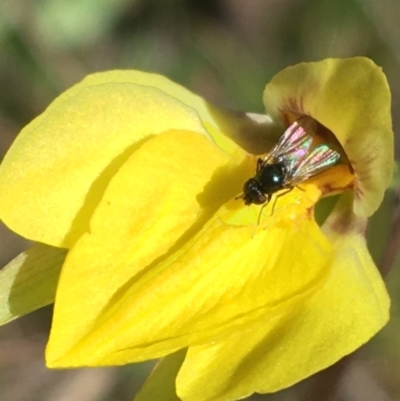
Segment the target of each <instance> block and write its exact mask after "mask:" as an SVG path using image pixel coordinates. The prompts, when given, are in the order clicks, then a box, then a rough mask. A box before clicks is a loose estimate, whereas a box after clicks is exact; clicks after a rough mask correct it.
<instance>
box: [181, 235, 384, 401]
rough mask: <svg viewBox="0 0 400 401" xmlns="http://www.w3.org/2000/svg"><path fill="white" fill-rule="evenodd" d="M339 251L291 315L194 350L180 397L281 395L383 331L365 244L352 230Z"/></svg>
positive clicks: (223, 400) (201, 400)
mask: <svg viewBox="0 0 400 401" xmlns="http://www.w3.org/2000/svg"><path fill="white" fill-rule="evenodd" d="M335 248H336V252H335V255H334V256H333V257H332V259H331V263H332V264H331V269H330V274H329V276H328V277H327V279H326V281H325V282H324V283H323V285H321V287H320V288H319V289H318V291H315V292H314V293H313V295H312V296H311V297H309V298H308V299H305V300H303V301H302V302H301V303H297V305H296V306H295V307H294V308H293V309H292V311H286V314H285V315H282V316H279V317H277V318H276V319H270V317H269V316H264V318H263V317H260V318H259V320H258V321H255V322H254V323H253V324H252V325H249V324H248V325H246V326H243V328H241V330H237V331H236V332H231V333H230V334H229V335H227V336H226V337H225V338H224V339H223V340H220V341H216V342H213V343H210V344H203V345H198V346H195V347H190V348H189V351H188V353H187V357H186V359H185V362H184V363H183V366H182V368H181V370H180V373H179V375H178V378H177V392H178V396H179V397H180V398H181V399H182V400H183V401H228V400H236V399H238V398H243V397H246V396H249V395H250V394H252V393H253V392H258V393H269V392H274V391H278V390H280V389H283V388H285V387H288V386H291V385H292V384H294V383H296V382H298V381H300V380H302V379H304V378H306V377H308V376H310V375H312V374H313V373H316V372H317V371H319V370H322V369H324V368H326V367H328V366H329V365H331V364H333V363H334V362H336V361H337V360H339V359H340V358H342V357H343V356H345V355H347V354H349V353H351V352H352V351H354V350H355V349H357V348H358V347H360V346H361V345H362V344H364V343H365V342H366V341H368V340H369V339H370V338H371V337H372V336H373V335H374V334H375V333H376V332H377V331H378V330H380V329H381V328H382V327H383V326H384V325H385V324H386V322H387V320H388V309H389V298H388V296H387V293H386V290H385V287H384V284H383V281H382V279H381V277H380V276H379V273H378V272H377V269H376V267H375V265H374V263H373V261H372V260H371V257H370V255H369V253H368V250H367V248H366V246H365V241H364V240H363V239H362V238H361V237H360V236H359V235H358V234H357V233H354V232H352V233H349V234H348V235H346V236H341V240H340V242H336V243H335ZM228 360H229V363H226V361H228Z"/></svg>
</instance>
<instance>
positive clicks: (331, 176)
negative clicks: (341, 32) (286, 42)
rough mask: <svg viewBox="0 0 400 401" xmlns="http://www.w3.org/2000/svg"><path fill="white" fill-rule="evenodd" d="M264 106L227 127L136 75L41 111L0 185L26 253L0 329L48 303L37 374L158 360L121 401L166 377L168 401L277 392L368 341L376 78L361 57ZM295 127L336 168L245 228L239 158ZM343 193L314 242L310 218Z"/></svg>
mask: <svg viewBox="0 0 400 401" xmlns="http://www.w3.org/2000/svg"><path fill="white" fill-rule="evenodd" d="M264 102H265V106H266V110H267V114H266V115H263V116H261V115H253V114H245V113H233V112H228V111H226V110H222V109H218V108H217V107H215V106H213V105H211V104H209V103H207V102H205V101H204V100H203V99H201V98H199V97H197V96H196V95H194V94H192V93H190V92H188V91H187V90H185V89H184V88H182V87H180V86H178V85H176V84H174V83H172V82H170V81H168V80H167V79H165V78H163V77H160V76H158V75H153V74H147V73H143V72H137V71H114V72H107V73H100V74H95V75H92V76H89V77H88V78H86V79H85V80H84V81H83V82H82V83H80V84H78V85H76V86H74V87H73V88H71V89H70V90H68V91H67V92H65V93H64V94H63V95H61V96H60V97H59V98H58V99H56V100H55V101H54V102H53V103H52V104H51V105H50V106H49V108H48V109H47V110H46V111H45V112H44V113H43V114H42V115H41V116H39V117H38V118H37V119H35V120H34V121H33V122H32V123H30V124H29V125H28V126H27V127H26V128H25V129H24V130H23V131H22V132H21V134H20V136H19V137H18V138H17V140H16V141H15V143H14V144H13V146H12V147H11V149H10V151H9V152H8V154H7V155H6V157H5V159H4V161H3V163H2V165H1V168H0V193H1V194H2V196H1V198H0V218H1V219H2V220H3V221H4V222H5V224H7V225H8V226H9V227H10V228H11V229H13V230H14V231H16V232H17V233H19V234H20V235H23V236H25V237H26V238H29V239H32V240H35V241H37V242H40V243H42V244H38V245H36V246H34V247H33V248H32V249H30V250H28V251H27V252H25V253H23V254H22V255H20V256H19V257H17V258H16V259H15V260H14V261H12V262H11V263H10V264H9V265H8V266H7V267H6V268H5V269H4V270H3V271H2V272H1V275H2V277H1V283H2V284H1V285H0V290H1V293H0V319H1V321H2V322H3V323H5V322H7V321H9V320H11V319H13V318H15V317H18V316H20V315H22V314H24V313H27V312H29V311H31V310H33V309H35V308H38V307H40V306H43V305H45V304H48V303H51V302H53V300H54V297H55V311H54V320H53V325H52V329H51V333H50V340H49V343H48V347H47V351H46V361H47V364H48V366H50V367H77V366H101V365H113V364H115V365H118V364H126V363H131V362H139V361H144V360H147V359H153V358H160V357H165V356H167V355H170V354H171V355H170V356H167V357H166V358H164V359H163V361H162V362H161V363H160V365H159V367H158V369H157V370H156V371H155V373H154V374H153V375H152V376H151V378H150V379H149V381H148V384H146V385H145V387H144V388H143V390H142V392H141V393H140V394H139V395H138V400H152V399H160V400H161V399H162V396H166V393H165V391H164V390H165V389H164V387H163V386H165V385H166V384H165V383H166V380H167V379H170V380H172V377H174V375H175V373H176V374H177V376H176V384H175V385H174V386H172V385H171V386H170V387H171V388H173V389H174V390H173V391H176V392H177V395H178V397H179V398H180V399H182V400H184V401H223V400H234V399H237V398H241V397H245V396H248V395H249V394H251V393H253V392H260V393H267V392H272V391H276V390H279V389H282V388H285V387H287V386H290V385H292V384H293V383H295V382H297V381H299V380H301V379H303V378H305V377H307V376H309V375H311V374H313V373H315V372H317V371H319V370H321V369H323V368H325V367H327V366H329V365H331V364H332V363H334V362H336V361H337V360H338V359H340V358H342V357H343V356H344V355H346V354H348V353H350V352H352V351H354V350H355V349H356V348H358V347H359V346H361V345H362V344H363V343H365V342H366V341H368V340H369V339H370V338H371V337H372V336H373V335H374V334H375V333H376V332H377V331H378V330H379V329H380V328H381V327H382V326H383V325H384V324H385V323H386V322H387V319H388V309H389V300H388V297H387V293H386V290H385V287H384V284H383V281H382V279H381V277H380V275H379V272H378V271H377V269H376V267H375V265H374V263H373V261H372V259H371V257H370V255H369V253H368V250H367V247H366V244H365V238H364V229H365V225H366V220H367V217H368V216H370V215H371V214H372V213H373V212H374V211H375V210H376V209H377V208H378V206H379V204H380V203H381V200H382V198H383V193H384V191H385V189H386V188H387V186H388V184H389V181H390V178H391V172H392V160H393V134H392V131H391V119H390V94H389V90H388V86H387V82H386V79H385V77H384V75H383V73H382V72H381V70H380V68H378V67H377V66H376V65H375V64H374V63H373V62H372V61H370V60H368V59H365V58H354V59H344V60H339V59H328V60H324V61H321V62H317V63H303V64H299V65H296V66H293V67H290V68H287V69H285V70H284V71H282V72H280V73H279V74H277V75H276V76H275V77H274V78H273V79H272V80H271V82H270V83H269V84H268V85H267V87H266V89H265V91H264ZM302 116H308V117H310V118H311V119H312V120H313V121H314V122H316V123H315V124H316V128H315V130H314V131H313V132H312V133H310V135H313V137H315V138H319V139H320V140H322V139H323V140H328V143H330V144H331V145H332V146H339V147H341V148H342V152H343V153H342V161H341V163H339V164H338V165H336V166H334V167H332V168H330V169H328V170H327V171H326V172H324V173H322V174H319V175H317V176H315V177H313V178H312V179H310V180H308V181H307V182H305V183H302V184H301V188H297V187H296V188H294V189H293V190H292V191H291V192H290V193H287V194H285V195H283V196H281V197H279V198H278V200H277V203H276V206H275V207H274V210H273V213H271V208H272V203H273V202H271V204H270V205H268V206H267V207H265V208H264V209H263V212H262V214H261V218H260V222H259V224H258V225H257V220H258V219H259V214H260V206H258V205H251V206H250V207H247V206H244V205H243V202H242V201H241V200H238V199H235V197H237V196H238V195H239V194H240V193H241V190H242V187H243V183H244V182H245V181H246V180H248V179H249V178H250V177H252V176H254V172H255V163H256V157H254V156H250V154H262V153H265V152H266V151H267V150H268V149H270V148H271V146H272V145H273V144H274V143H275V142H276V140H277V139H278V137H279V135H281V134H282V133H283V132H284V130H285V128H287V127H288V126H289V125H290V124H291V123H292V122H293V121H296V120H298V118H299V117H302ZM308 121H309V120H308ZM339 144H340V145H339ZM345 190H347V191H346V192H344V193H343V194H342V195H341V197H340V199H339V201H338V202H337V205H336V206H335V208H334V210H333V211H332V212H331V213H330V215H329V217H328V218H327V219H326V221H325V222H324V223H323V225H322V226H321V227H319V226H318V224H317V223H316V222H315V220H314V216H313V215H314V213H313V211H314V205H315V204H316V202H317V201H318V200H319V199H320V198H321V197H322V196H327V195H330V194H333V193H338V192H343V191H345ZM62 248H67V249H68V253H67V256H66V258H65V252H66V251H65V250H63V249H62ZM64 259H65V261H64ZM60 270H61V274H60ZM59 274H60V276H59V282H58V286H57V289H56V281H57V278H58V275H59Z"/></svg>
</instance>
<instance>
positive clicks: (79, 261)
mask: <svg viewBox="0 0 400 401" xmlns="http://www.w3.org/2000/svg"><path fill="white" fill-rule="evenodd" d="M228 162H229V158H228V157H227V156H226V155H224V154H223V153H221V152H220V150H219V149H218V148H217V147H216V146H215V145H214V144H213V143H212V142H211V141H210V140H208V139H207V138H206V137H204V136H202V135H200V134H196V133H189V132H180V131H176V132H170V133H166V134H162V135H159V136H157V137H153V138H152V139H150V140H149V141H148V142H146V143H145V144H144V145H143V146H142V147H141V148H140V149H138V150H137V151H136V152H135V153H134V154H133V155H132V156H131V157H130V158H129V159H128V161H127V162H126V163H125V164H124V165H123V166H122V167H121V169H120V170H119V171H118V173H117V174H116V175H115V176H114V177H113V179H112V180H111V182H110V185H109V186H108V188H107V190H106V192H105V195H104V196H103V198H102V200H101V202H100V204H99V206H98V208H97V209H96V212H95V213H94V215H93V218H92V219H91V223H90V233H88V234H86V235H84V236H83V237H82V238H81V239H80V240H79V241H78V243H77V244H76V245H75V247H74V248H73V249H72V250H71V251H70V253H69V255H68V258H67V261H66V263H65V266H64V268H63V274H62V276H61V279H60V283H59V288H58V291H57V300H56V305H55V316H54V325H53V329H52V334H51V339H50V345H49V351H48V355H50V359H53V358H52V357H51V355H52V354H54V355H57V356H58V355H59V354H60V353H61V354H62V353H63V352H65V351H66V350H67V349H68V348H69V347H71V345H72V344H73V343H75V342H76V341H77V339H79V338H81V337H83V336H84V335H85V333H86V331H87V330H90V327H91V326H92V325H93V322H94V321H95V320H96V319H97V318H99V314H104V313H105V311H103V308H105V307H106V306H107V305H108V303H110V306H109V307H110V308H112V307H113V306H114V303H116V302H117V300H118V298H120V297H122V294H123V292H124V291H125V289H124V288H123V286H124V285H131V284H132V283H131V279H132V277H133V276H134V275H135V274H137V275H138V276H139V277H140V276H141V275H143V274H144V273H145V272H146V271H149V272H150V274H152V266H153V265H154V264H155V263H156V261H157V258H161V257H163V255H164V254H165V253H166V252H168V251H170V248H171V247H173V246H175V248H174V249H176V248H177V247H178V246H179V245H180V243H181V242H182V241H183V240H184V238H181V239H180V237H181V236H182V235H186V236H189V235H193V233H194V232H195V231H196V230H198V229H199V227H200V226H201V225H202V224H204V221H206V219H207V218H209V216H210V213H212V212H213V209H214V210H215V209H216V208H217V207H218V206H219V205H220V204H221V203H223V202H224V201H225V198H224V197H226V196H227V195H226V194H225V193H224V191H222V193H221V196H222V199H221V198H220V199H218V196H216V194H215V192H216V191H215V188H213V187H211V188H210V187H209V185H208V186H207V187H206V185H207V184H208V183H209V182H210V180H211V177H212V176H214V174H216V175H217V181H218V180H221V177H224V169H225V168H227V164H228ZM228 170H229V169H228ZM231 174H232V173H231ZM225 175H226V172H225ZM234 176H235V175H234ZM222 182H224V180H222ZM222 189H223V186H222ZM217 192H218V191H217ZM219 192H221V189H220V191H219ZM217 195H218V194H217ZM232 195H233V193H230V194H229V193H228V196H232ZM194 223H196V224H197V225H198V227H196V225H194V226H193V227H192V228H191V230H192V231H193V233H192V234H191V233H190V232H188V233H186V231H187V230H188V229H189V228H190V227H191V226H192V225H193V224H194ZM185 233H186V234H185ZM178 240H179V241H178ZM177 241H178V242H177ZM164 257H165V256H164ZM118 291H121V294H119V293H118ZM112 297H116V299H115V300H113V299H112ZM72 300H73V301H72ZM71 318H72V320H71ZM100 320H101V317H100ZM81 363H85V361H82V362H81Z"/></svg>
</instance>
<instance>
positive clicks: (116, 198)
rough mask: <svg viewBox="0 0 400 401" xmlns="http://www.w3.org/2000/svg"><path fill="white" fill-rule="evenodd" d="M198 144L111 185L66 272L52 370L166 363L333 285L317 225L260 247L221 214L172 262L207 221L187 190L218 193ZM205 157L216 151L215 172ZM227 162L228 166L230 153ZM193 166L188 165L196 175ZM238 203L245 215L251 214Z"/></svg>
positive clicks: (266, 233)
mask: <svg viewBox="0 0 400 401" xmlns="http://www.w3.org/2000/svg"><path fill="white" fill-rule="evenodd" d="M174 135H176V134H174ZM193 135H194V134H193ZM164 139H165V140H164ZM192 139H193V138H190V137H189V135H188V134H187V133H184V134H182V136H181V138H179V142H182V147H181V148H179V147H178V146H176V145H174V138H173V136H172V134H171V135H170V136H169V137H168V138H167V137H166V136H164V135H160V136H158V137H157V138H154V139H152V140H151V141H149V142H148V143H147V144H146V145H144V146H143V147H142V148H141V149H140V150H139V151H138V152H136V153H135V154H134V155H133V156H132V157H131V159H130V160H129V162H127V163H126V164H125V165H124V167H123V168H122V169H121V170H120V172H119V173H118V174H117V175H116V176H115V177H114V179H113V180H112V181H111V184H110V187H109V188H108V190H107V191H106V194H105V196H104V198H103V201H102V203H101V204H100V206H99V208H98V209H97V211H96V213H95V214H94V217H93V219H92V222H91V233H90V234H88V235H85V236H84V237H83V238H82V239H81V240H80V241H78V243H77V244H76V246H75V247H74V248H73V249H72V250H71V252H70V254H69V256H68V259H67V261H66V264H65V266H64V268H63V274H62V276H61V279H60V283H59V287H58V292H57V299H56V304H55V314H54V321H53V327H52V332H51V337H50V341H49V345H48V349H47V354H46V360H47V363H48V365H49V366H53V367H65V366H82V365H91V366H96V365H109V364H123V363H128V362H132V361H140V360H146V359H152V358H156V357H159V356H163V355H165V354H168V353H171V352H174V351H176V350H178V349H180V348H183V347H186V346H187V345H189V344H193V343H199V342H201V341H204V339H205V338H212V337H214V336H216V335H219V334H221V333H222V332H224V331H226V330H230V329H231V328H232V327H234V326H237V325H240V324H242V323H243V321H245V320H246V319H248V317H247V314H248V313H249V312H251V311H253V310H257V309H260V308H266V309H268V310H269V311H270V314H271V316H272V315H276V314H277V313H280V310H281V308H286V307H287V304H290V303H291V302H294V300H297V298H296V297H300V296H305V294H307V293H308V292H309V291H311V289H312V288H313V287H314V286H316V285H317V284H318V282H319V281H320V280H322V278H323V276H324V274H326V272H325V269H324V267H325V264H324V261H325V260H327V257H328V256H327V255H329V252H330V246H329V244H328V243H327V241H326V240H325V238H324V237H323V236H322V234H321V232H320V229H319V228H318V226H317V225H316V223H315V222H312V221H311V220H309V219H308V218H305V217H304V218H303V219H301V218H300V219H297V220H295V221H294V220H292V219H288V220H287V221H280V222H279V224H276V225H275V226H272V227H270V228H269V229H268V230H260V231H259V232H257V235H255V236H254V237H252V233H253V227H252V226H249V225H242V226H240V225H237V226H235V227H233V226H232V225H231V223H225V222H224V221H222V216H221V215H219V214H216V215H215V217H214V218H212V219H211V220H210V221H209V222H208V223H207V224H206V225H205V226H204V227H203V228H202V229H201V230H200V231H198V232H197V233H196V231H193V227H192V229H191V230H192V231H189V232H187V233H186V234H185V235H184V237H183V238H182V241H178V243H179V247H174V248H173V249H172V251H173V252H168V251H169V249H170V247H171V246H172V245H173V244H174V243H175V242H176V240H177V238H179V236H180V235H182V233H184V231H185V230H186V229H188V228H189V227H188V225H187V224H188V222H195V218H196V215H195V214H194V215H193V216H192V218H191V219H190V214H191V213H194V211H195V210H196V209H194V210H191V209H190V205H191V202H192V203H193V202H194V203H195V201H194V199H193V200H192V201H191V197H194V198H195V193H196V191H199V188H197V189H196V188H195V190H194V191H193V193H192V195H190V194H189V195H188V198H186V199H183V194H182V191H183V192H184V191H188V189H187V188H188V186H189V185H190V186H192V185H193V186H194V183H195V180H196V179H200V181H199V183H203V184H202V185H204V183H206V182H208V181H210V184H211V186H212V185H213V179H212V178H211V180H210V175H212V174H213V172H214V171H216V168H215V167H214V168H212V167H211V164H210V163H211V160H212V158H211V155H212V148H210V149H205V148H202V146H201V141H203V142H204V146H205V145H206V144H208V146H210V147H212V146H213V145H212V144H211V143H209V142H208V141H207V140H206V139H205V138H204V137H201V136H198V140H199V141H200V142H199V143H194V146H193V154H187V148H188V143H184V141H185V140H187V141H192ZM163 140H164V142H160V141H163ZM168 146H171V149H172V148H173V149H174V153H173V154H171V151H169V148H168ZM146 147H148V148H149V149H150V151H148V150H149V149H148V150H146ZM163 151H164V152H165V153H166V154H167V157H166V156H163ZM185 152H186V156H185ZM197 152H199V153H200V154H202V153H204V152H208V155H209V156H208V158H207V165H208V166H209V167H208V168H209V170H208V171H209V172H208V173H207V170H206V166H205V165H202V164H201V159H200V158H199V157H198V156H197ZM215 152H216V155H219V156H215V160H216V166H220V165H221V164H220V163H221V156H220V155H221V153H220V152H219V151H218V150H215ZM140 154H141V155H142V157H143V158H150V157H151V155H153V156H154V157H155V158H156V160H158V164H159V165H158V167H153V168H148V169H146V170H142V173H139V171H140V169H141V166H142V165H143V164H146V162H144V163H143V161H142V160H141V159H140ZM168 155H169V156H168ZM184 157H193V158H194V159H193V160H192V161H188V160H187V159H183V158H184ZM196 160H197V161H198V163H197V164H196V163H195V161H196ZM222 162H223V163H222V165H224V164H225V163H226V160H225V159H222ZM182 165H186V166H187V167H186V169H185V170H184V171H182V169H181V166H182ZM167 166H170V167H167ZM225 168H226V167H225ZM168 169H171V170H172V169H175V171H171V172H169V171H168ZM207 175H208V176H207ZM216 176H218V173H217V174H216ZM128 177H130V178H128ZM233 177H235V179H236V177H237V174H234V175H233ZM162 180H165V181H166V182H167V183H168V187H167V188H165V187H162V188H160V190H159V191H157V186H154V185H152V186H149V187H148V188H149V191H153V192H148V193H146V195H147V197H146V198H143V196H140V195H139V196H137V197H134V196H132V197H131V198H130V199H128V200H127V197H128V194H130V193H132V192H133V188H139V191H138V194H144V193H145V191H144V190H142V188H144V187H146V185H148V182H152V183H154V182H155V183H159V182H160V183H161V182H162ZM119 182H120V184H118V183H119ZM220 182H225V179H224V180H221V181H220ZM175 185H176V186H175ZM199 185H200V184H199ZM167 189H168V191H167ZM215 190H216V188H215V187H214V188H213V190H212V191H211V192H212V193H214V192H215ZM226 190H227V188H225V189H224V191H222V193H225V192H226ZM292 192H293V196H294V197H295V196H296V192H295V191H292ZM234 193H235V192H233V193H231V194H230V195H229V194H228V195H229V197H231V196H232V195H233V194H234ZM177 194H178V196H177ZM202 195H203V196H204V193H203V194H202ZM288 196H289V194H288ZM197 198H198V199H201V196H200V195H199V196H197ZM290 200H293V199H292V198H289V197H288V198H287V202H288V203H290V202H289V201H290ZM232 203H234V204H235V205H236V206H235V207H236V208H237V210H238V212H239V213H242V211H243V210H244V208H243V207H242V204H241V203H240V202H239V201H238V200H236V201H232ZM293 203H294V202H293ZM194 207H196V204H195V206H194ZM197 207H198V205H197ZM114 208H115V209H114ZM187 208H189V209H187ZM278 208H279V207H278ZM278 208H277V209H278ZM148 209H150V210H152V214H151V215H147V210H148ZM187 210H189V212H188V211H187ZM257 210H259V209H258V208H257ZM185 213H187V215H186V216H185V215H184V214H185ZM276 213H278V210H277V212H276ZM143 216H144V217H143ZM207 218H210V216H208V217H207ZM302 220H304V221H302ZM253 221H254V222H255V221H256V220H253ZM203 223H204V222H203ZM203 223H202V224H203ZM178 225H181V227H179V226H178ZM199 228H200V227H199ZM175 230H176V231H177V233H176V235H174V233H175ZM304 230H306V233H307V235H305V232H304ZM167 234H168V235H167ZM150 238H151V241H150V240H149V239H150ZM299 238H304V240H302V241H299ZM291 250H293V251H291ZM165 252H167V253H165ZM157 258H158V259H157ZM288 266H289V267H288ZM232 277H235V280H232ZM71 299H74V300H80V301H79V302H70V300H71ZM115 333H118V335H115Z"/></svg>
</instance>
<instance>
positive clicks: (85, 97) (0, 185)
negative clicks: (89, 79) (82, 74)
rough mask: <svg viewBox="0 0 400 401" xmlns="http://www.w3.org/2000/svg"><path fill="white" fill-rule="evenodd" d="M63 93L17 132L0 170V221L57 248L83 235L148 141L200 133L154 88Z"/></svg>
mask: <svg viewBox="0 0 400 401" xmlns="http://www.w3.org/2000/svg"><path fill="white" fill-rule="evenodd" d="M71 91H72V93H73V95H71V96H69V97H68V96H66V95H63V96H62V97H61V99H60V100H58V101H56V102H55V104H54V105H53V106H51V107H49V109H48V110H47V111H45V112H44V114H43V115H41V116H40V117H38V118H37V119H36V120H34V121H33V122H32V123H31V124H29V125H28V126H27V127H26V128H25V129H24V130H23V131H22V132H21V134H20V135H19V136H18V137H17V139H16V141H15V142H14V144H13V145H12V147H11V149H10V150H9V152H8V153H7V155H6V157H5V158H4V161H3V163H2V165H1V166H0V193H1V197H0V218H1V219H2V220H3V221H4V222H5V223H6V224H7V225H8V226H9V227H10V228H11V229H12V230H14V231H15V232H17V233H19V234H20V235H22V236H24V237H26V238H30V239H34V240H36V241H39V242H44V243H47V244H51V245H55V246H64V247H69V246H71V244H73V243H74V242H75V241H76V240H77V238H79V237H80V236H81V235H82V233H84V232H85V231H87V229H88V221H89V218H90V216H91V214H92V213H93V210H94V209H95V208H96V206H97V204H98V202H99V200H100V198H101V196H102V194H103V192H104V189H105V187H106V185H107V184H108V182H109V180H110V178H111V177H112V176H113V175H114V174H115V173H116V171H117V170H118V168H119V167H120V166H121V165H122V163H123V162H124V161H125V160H126V158H127V157H129V155H130V154H131V153H132V152H133V151H134V150H135V149H137V148H138V147H139V146H140V145H141V144H142V143H143V141H145V140H146V139H148V138H149V136H151V135H155V134H159V133H161V132H164V131H167V130H170V129H178V130H179V129H185V130H191V131H195V132H199V133H203V134H206V131H205V130H204V128H203V125H202V122H201V120H200V118H199V116H198V114H197V113H196V111H195V110H193V109H191V108H189V107H187V106H185V105H184V104H183V103H181V102H180V101H178V100H176V99H175V98H173V97H170V96H168V95H166V94H165V93H164V92H162V91H160V90H159V89H156V88H152V87H148V86H140V85H136V84H132V83H129V82H128V83H127V82H122V83H119V82H111V83H110V82H109V83H103V84H98V85H89V86H87V87H84V88H82V87H81V86H79V90H76V91H74V90H71ZM153 162H155V163H156V161H153Z"/></svg>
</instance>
